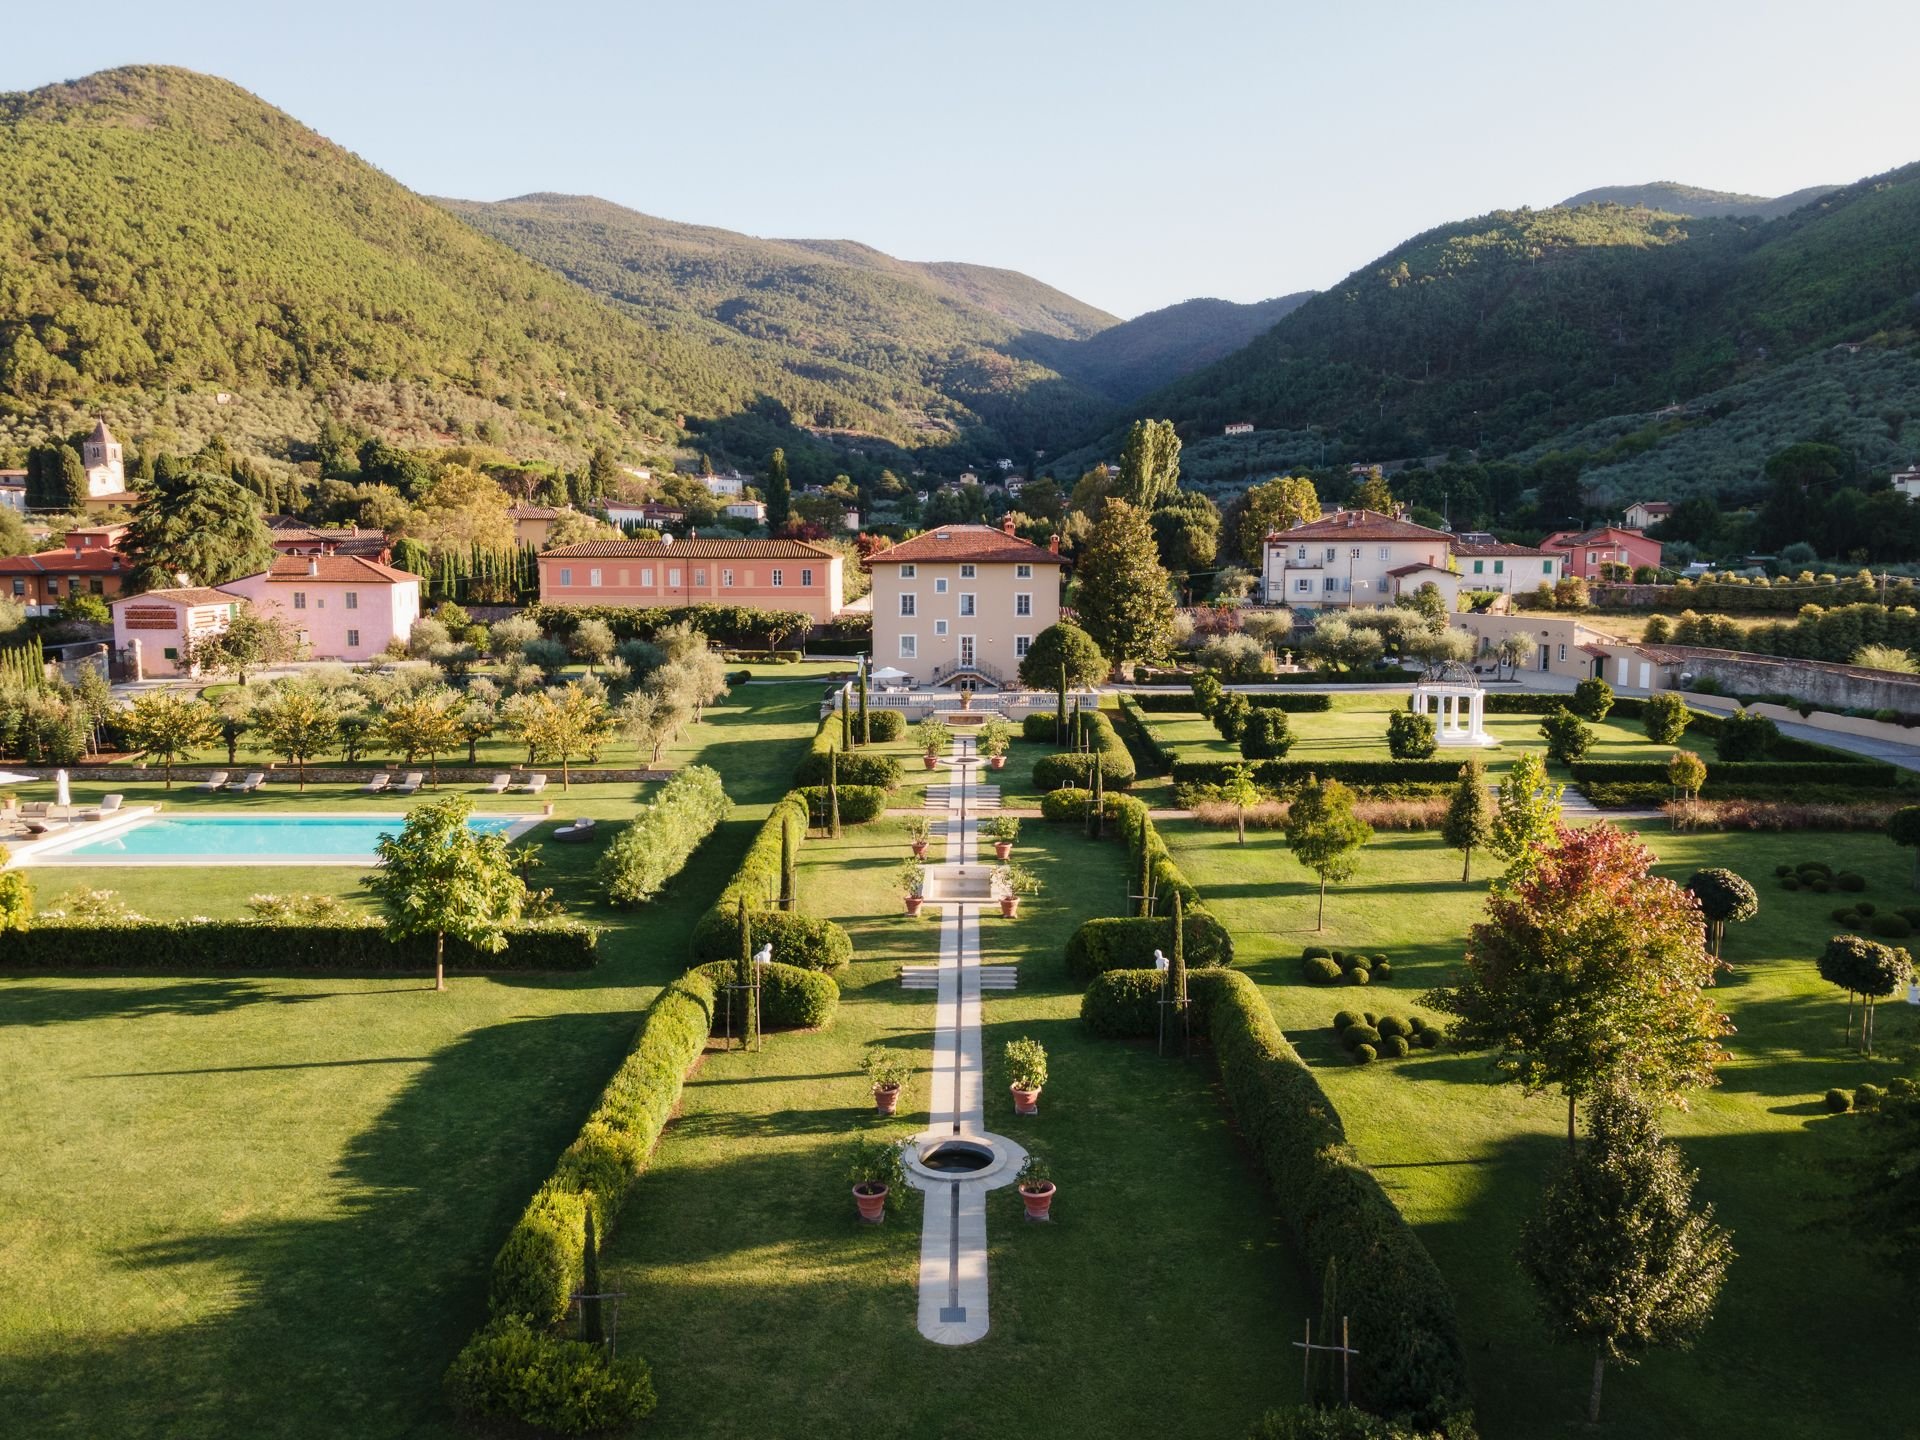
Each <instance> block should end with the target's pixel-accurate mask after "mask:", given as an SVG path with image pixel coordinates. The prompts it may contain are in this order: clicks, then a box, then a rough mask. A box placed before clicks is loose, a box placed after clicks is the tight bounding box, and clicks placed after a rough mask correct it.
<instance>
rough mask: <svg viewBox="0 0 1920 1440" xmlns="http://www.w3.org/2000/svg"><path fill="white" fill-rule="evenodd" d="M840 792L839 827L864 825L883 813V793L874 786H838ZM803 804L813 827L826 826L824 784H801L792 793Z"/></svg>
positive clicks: (884, 794)
mask: <svg viewBox="0 0 1920 1440" xmlns="http://www.w3.org/2000/svg"><path fill="white" fill-rule="evenodd" d="M839 789H840V823H841V824H842V825H865V824H867V823H868V822H869V821H872V820H878V819H879V818H880V817H881V816H882V815H884V814H886V813H887V792H886V791H885V790H884V789H882V788H881V787H880V786H878V785H842V786H840V787H839ZM793 793H794V794H796V795H798V796H799V797H800V798H801V799H802V800H804V801H806V802H807V813H808V814H809V815H810V816H811V817H812V819H813V823H814V825H815V826H816V827H818V826H821V825H824V824H826V823H827V811H828V809H829V808H830V807H829V805H828V803H827V787H826V786H824V785H802V786H801V787H800V788H799V789H797V790H795V791H794V792H793Z"/></svg>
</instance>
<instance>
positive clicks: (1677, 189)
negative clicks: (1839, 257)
mask: <svg viewBox="0 0 1920 1440" xmlns="http://www.w3.org/2000/svg"><path fill="white" fill-rule="evenodd" d="M1842 188H1844V187H1842V186H1839V185H1808V186H1805V187H1803V188H1801V189H1799V190H1794V191H1790V192H1789V193H1787V194H1785V195H1773V196H1767V195H1743V194H1740V193H1739V192H1737V191H1731V190H1710V189H1706V188H1703V187H1701V186H1698V185H1683V184H1681V183H1680V182H1679V181H1677V180H1652V181H1649V182H1647V183H1646V184H1644V185H1601V186H1596V187H1595V188H1594V189H1592V190H1582V191H1581V192H1580V193H1579V194H1578V195H1570V196H1568V197H1567V198H1566V199H1565V200H1562V201H1561V202H1560V203H1559V204H1558V205H1556V206H1554V207H1553V208H1554V209H1556V210H1573V209H1578V208H1579V207H1580V206H1582V205H1623V206H1626V207H1627V208H1629V209H1632V208H1635V207H1638V208H1640V209H1645V210H1658V211H1661V212H1663V213H1665V214H1669V215H1682V216H1685V217H1686V218H1687V219H1689V220H1711V219H1718V218H1722V217H1726V216H1732V215H1751V216H1753V217H1754V218H1756V219H1759V220H1774V219H1778V218H1779V217H1780V216H1782V215H1790V214H1792V213H1793V212H1794V211H1795V210H1798V209H1799V208H1800V207H1801V206H1802V205H1810V204H1812V203H1813V202H1814V201H1816V200H1819V199H1821V198H1823V197H1824V196H1827V195H1831V194H1832V193H1833V192H1834V191H1836V190H1839V189H1842Z"/></svg>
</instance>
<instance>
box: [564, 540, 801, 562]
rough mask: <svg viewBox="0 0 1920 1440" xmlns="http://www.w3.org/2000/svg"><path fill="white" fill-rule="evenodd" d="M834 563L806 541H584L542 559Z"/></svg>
mask: <svg viewBox="0 0 1920 1440" xmlns="http://www.w3.org/2000/svg"><path fill="white" fill-rule="evenodd" d="M675 555H685V556H687V557H688V558H690V559H694V560H831V559H833V558H835V557H834V552H833V551H831V550H823V549H821V548H820V547H819V546H818V545H809V544H807V543H806V541H804V540H703V539H694V540H675V541H673V542H672V543H671V544H669V543H668V542H666V541H664V540H582V541H580V542H579V543H578V544H576V545H562V546H560V548H559V549H557V550H543V551H542V552H541V553H540V558H541V559H542V560H660V559H669V560H670V559H672V558H673V557H674V556H675Z"/></svg>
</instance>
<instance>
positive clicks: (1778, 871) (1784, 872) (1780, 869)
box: [1773, 865, 1793, 879]
mask: <svg viewBox="0 0 1920 1440" xmlns="http://www.w3.org/2000/svg"><path fill="white" fill-rule="evenodd" d="M1773 873H1774V877H1775V878H1776V879H1784V878H1785V877H1786V876H1788V875H1791V874H1793V867H1792V866H1791V865H1776V866H1774V867H1773Z"/></svg>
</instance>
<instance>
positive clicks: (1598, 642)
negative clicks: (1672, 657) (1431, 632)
mask: <svg viewBox="0 0 1920 1440" xmlns="http://www.w3.org/2000/svg"><path fill="white" fill-rule="evenodd" d="M1448 623H1449V624H1450V625H1452V626H1453V627H1454V628H1455V629H1456V630H1464V631H1466V632H1467V634H1469V635H1471V636H1473V637H1474V640H1475V641H1476V642H1477V651H1478V656H1479V658H1478V659H1477V661H1476V662H1475V663H1476V664H1480V665H1484V666H1487V667H1489V668H1491V666H1492V665H1493V658H1492V657H1493V652H1494V651H1495V650H1497V649H1498V648H1499V646H1500V642H1501V641H1502V640H1504V639H1506V638H1507V637H1508V636H1509V635H1515V634H1519V635H1525V636H1527V637H1528V638H1529V639H1531V640H1532V641H1533V643H1534V646H1535V649H1534V652H1533V655H1532V657H1531V658H1530V659H1529V660H1528V661H1527V663H1526V664H1525V665H1524V666H1522V667H1521V668H1522V669H1525V670H1529V671H1535V672H1538V673H1539V674H1543V675H1560V676H1564V677H1565V678H1567V679H1569V680H1586V679H1590V678H1596V677H1597V678H1599V679H1601V680H1605V681H1606V682H1607V683H1608V684H1610V685H1612V686H1613V687H1614V688H1615V689H1616V690H1639V691H1648V690H1651V689H1652V688H1653V686H1654V682H1655V679H1656V678H1657V677H1656V675H1655V673H1654V666H1653V661H1652V659H1651V657H1650V656H1648V655H1647V653H1646V652H1645V651H1643V650H1641V649H1640V648H1639V647H1638V646H1635V645H1630V644H1628V643H1627V642H1625V641H1624V640H1621V639H1619V638H1617V637H1616V636H1613V635H1609V634H1607V633H1606V632H1604V631H1601V630H1596V629H1594V628H1593V626H1591V625H1589V624H1587V623H1586V622H1585V621H1583V620H1577V619H1575V618H1573V617H1572V616H1569V615H1552V614H1541V613H1540V612H1538V611H1527V612H1524V613H1521V614H1512V615H1476V614H1472V613H1465V614H1459V615H1454V616H1451V617H1449V619H1448Z"/></svg>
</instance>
